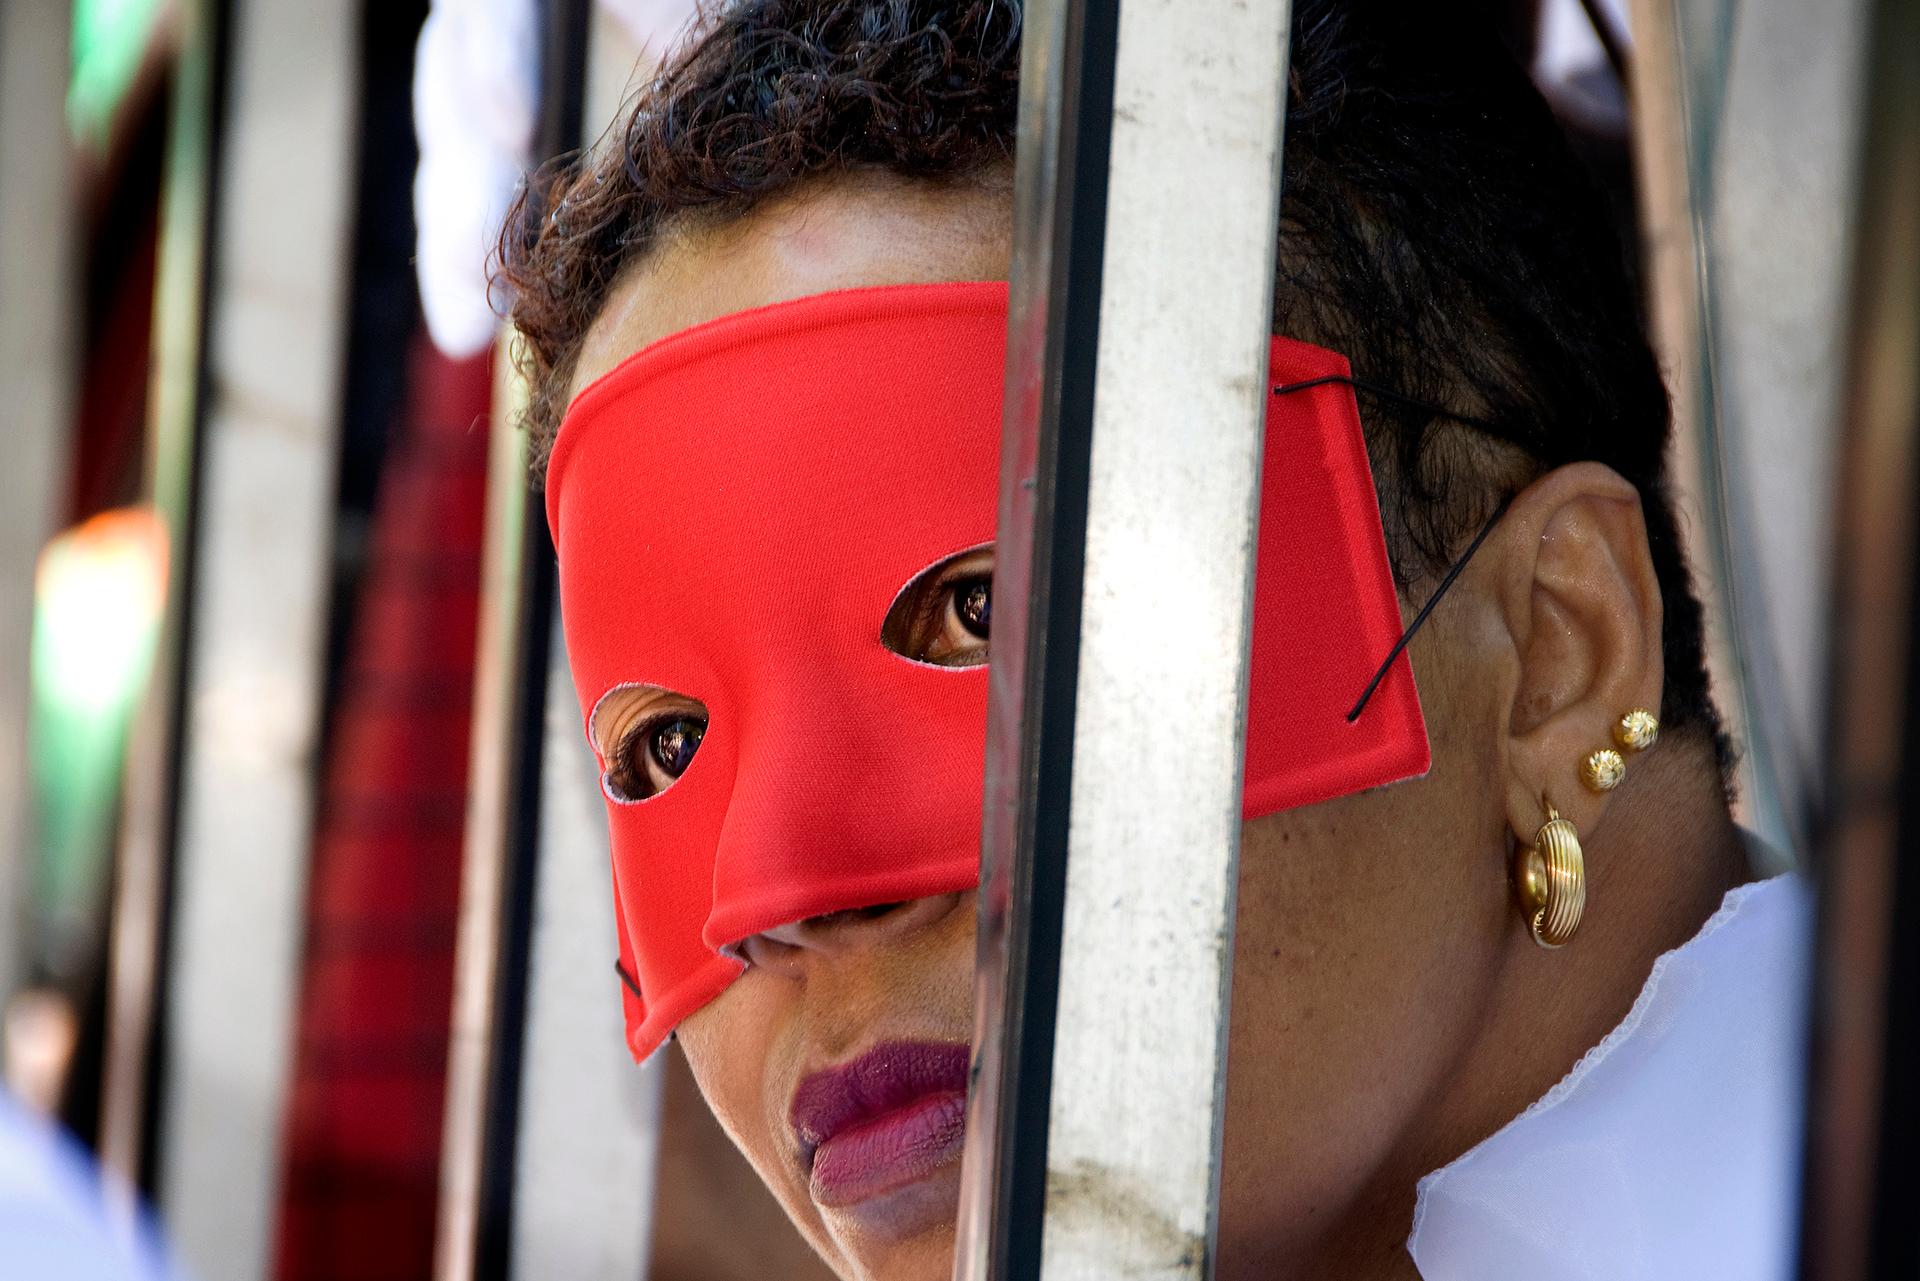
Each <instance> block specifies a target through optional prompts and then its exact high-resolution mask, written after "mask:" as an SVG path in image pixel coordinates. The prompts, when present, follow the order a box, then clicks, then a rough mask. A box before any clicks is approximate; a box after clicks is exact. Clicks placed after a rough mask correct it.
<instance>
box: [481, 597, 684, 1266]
mask: <svg viewBox="0 0 1920 1281" xmlns="http://www.w3.org/2000/svg"><path fill="white" fill-rule="evenodd" d="M551 652H552V662H551V664H550V665H549V669H548V679H547V714H546V725H545V728H546V760H545V768H544V771H543V772H544V775H545V778H544V782H543V788H544V795H543V796H542V798H541V806H540V859H539V864H538V867H537V869H536V876H537V878H538V884H537V885H536V887H535V890H534V895H533V899H534V918H533V937H532V948H531V951H530V953H529V956H528V967H529V973H528V977H527V987H528V999H527V1019H526V1049H525V1052H524V1057H523V1066H522V1071H521V1081H520V1109H519V1115H520V1138H519V1143H518V1145H517V1157H516V1161H515V1169H514V1197H513V1220H514V1222H513V1233H512V1248H513V1260H512V1265H513V1266H512V1268H511V1269H510V1273H509V1275H512V1276H515V1277H526V1278H539V1277H567V1278H570V1279H571V1281H640V1278H641V1277H643V1276H645V1275H646V1270H647V1252H648V1243H649V1241H650V1240H651V1236H652V1233H651V1228H652V1217H653V1204H654V1171H655V1168H656V1161H657V1158H658V1151H659V1144H660V1105H661V1095H662V1086H663V1085H664V1083H665V1080H666V1057H665V1056H664V1055H656V1056H655V1057H654V1058H653V1059H652V1060H651V1061H650V1062H648V1063H647V1064H646V1065H645V1066H643V1067H639V1068H636V1067H635V1066H634V1063H633V1058H632V1056H631V1055H629V1054H628V1053H627V1049H626V1038H625V1036H624V1035H623V1027H622V1020H621V1009H620V999H619V994H618V992H617V991H616V990H615V987H614V985H615V984H616V983H617V981H618V980H617V979H616V978H615V977H614V974H613V972H612V967H611V966H610V965H609V964H608V961H607V958H608V956H609V955H611V951H610V949H611V948H612V946H613V938H614V920H613V900H612V898H611V896H610V895H609V894H608V891H607V858H606V851H607V824H606V811H605V809H604V808H603V807H602V805H601V800H600V788H599V786H598V778H599V774H598V771H597V769H596V768H595V764H594V760H593V753H592V752H591V751H590V750H589V749H588V747H587V744H586V740H585V739H584V738H583V737H582V736H581V733H580V708H579V704H577V703H576V702H575V701H574V697H573V684H572V682H571V681H569V680H568V679H567V656H566V647H565V641H564V640H563V639H562V638H561V636H560V635H559V626H558V619H557V618H556V619H555V631H554V639H553V643H552V650H551Z"/></svg>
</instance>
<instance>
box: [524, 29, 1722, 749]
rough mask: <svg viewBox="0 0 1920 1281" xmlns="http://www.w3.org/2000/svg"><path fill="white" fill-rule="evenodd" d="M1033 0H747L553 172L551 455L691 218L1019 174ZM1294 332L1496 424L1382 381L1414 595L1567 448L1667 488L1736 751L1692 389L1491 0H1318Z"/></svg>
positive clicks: (540, 250) (1648, 487)
mask: <svg viewBox="0 0 1920 1281" xmlns="http://www.w3.org/2000/svg"><path fill="white" fill-rule="evenodd" d="M1021 17H1022V10H1021V5H1020V0H734V2H733V3H731V4H728V5H726V6H725V7H724V8H721V9H719V10H718V11H717V12H715V13H712V14H710V15H709V16H708V17H707V18H706V19H705V22H704V25H703V28H702V29H701V31H700V32H699V33H698V35H697V36H696V37H695V38H694V39H693V40H692V41H691V43H689V44H688V45H687V46H686V47H685V48H684V50H683V51H682V52H681V53H680V54H679V55H678V56H676V57H675V58H674V59H673V60H672V61H671V63H670V64H669V65H668V66H666V67H665V68H664V69H663V70H662V71H661V73H660V75H659V76H658V78H656V79H655V80H654V81H653V82H652V83H651V84H650V85H648V86H647V87H646V88H645V89H644V90H642V91H641V93H640V94H639V95H638V97H637V99H636V101H635V103H634V107H633V110H632V112H631V114H630V115H629V116H628V117H627V118H626V119H625V121H624V122H623V123H621V124H620V125H619V126H617V127H616V130H615V131H614V132H613V134H612V135H610V137H609V138H608V139H605V140H603V142H604V144H605V145H602V146H599V147H596V148H593V149H591V150H588V151H585V152H582V153H579V154H577V155H573V156H569V157H565V158H562V159H561V160H559V161H556V162H554V163H552V164H550V165H548V166H546V167H544V168H543V169H541V170H539V171H538V172H536V173H535V174H533V175H532V176H531V177H530V178H529V180H528V183H527V186H526V188H525V189H524V191H523V192H522V194H521V196H520V198H519V201H518V203H517V205H516V207H515V209H514V211H513V213H512V214H510V216H509V217H508V219H507V223H506V229H505V231H504V232H503V234H502V237H501V245H500V251H499V267H498V279H499V281H500V282H501V283H502V284H504V285H506V286H507V287H508V290H509V292H510V295H511V297H512V298H513V303H512V309H511V313H510V318H511V320H512V321H513V323H514V325H515V327H516V328H517V329H518V331H519V334H520V347H519V359H520V361H521V364H522V367H523V369H524V372H525V373H526V374H527V376H528V379H529V386H530V403H529V407H528V411H527V415H526V423H527V427H528V430H529V431H530V433H531V437H532V440H531V444H532V450H531V452H532V455H533V458H534V460H535V468H536V472H538V470H539V469H540V468H541V467H542V466H543V465H544V460H545V457H546V453H547V451H548V449H549V447H550V446H551V442H552V439H553V434H554V432H555V430H556V429H557V426H558V423H559V419H560V417H561V415H562V413H563V412H564V410H565V404H564V403H563V400H562V398H563V397H564V396H565V395H566V391H567V388H568V386H569V385H570V383H571V381H572V372H573V364H574V361H575V360H576V358H577V356H578V354H579V351H580V346H581V343H582V340H583V338H584V336H585V334H586V331H587V328H588V326H589V325H590V324H591V323H592V321H593V319H594V317H595V316H596V315H597V314H598V313H599V311H600V308H601V306H602V304H603V303H604V302H605V300H606V297H607V295H608V292H609V291H610V290H611V289H612V287H613V285H614V283H615V281H616V279H617V278H618V277H619V276H620V274H621V272H622V270H623V269H624V268H625V267H627V266H628V265H629V264H631V263H633V262H634V261H636V260H637V259H639V258H640V257H641V256H643V255H645V254H646V253H647V252H648V250H649V249H650V248H651V247H652V246H653V245H654V244H655V243H656V241H657V239H658V238H659V237H660V236H661V234H662V232H663V231H664V230H665V229H667V228H669V227H678V226H684V225H686V224H687V223H688V222H689V221H700V222H703V223H706V224H709V225H711V224H714V223H724V222H726V221H728V220H731V219H735V218H738V217H740V216H742V215H744V214H746V213H747V212H748V211H750V210H752V209H754V208H755V207H756V206H758V205H760V204H762V203H764V202H766V201H768V200H771V199H773V198H775V197H778V196H780V195H783V194H785V193H788V192H790V191H792V190H793V189H794V188H796V187H799V186H801V185H803V184H806V183H809V182H813V181H816V180H819V179H822V178H828V177H832V176H835V175H847V174H853V173H859V172H877V173H884V174H888V175H894V176H898V177H903V178H907V179H911V180H914V181H919V182H924V183H929V184H952V185H967V184H979V183H982V182H983V181H986V180H988V179H989V178H991V179H993V180H995V181H1000V182H1004V181H1005V175H1006V173H1007V172H1008V169H1009V164H1010V161H1011V157H1012V150H1013V141H1014V121H1015V115H1016V110H1017V103H1018V97H1019V90H1018V83H1019V74H1020V61H1019V60H1020V30H1021ZM1273 324H1274V330H1275V332H1277V333H1283V334H1287V335H1289V336H1291V337H1296V338H1301V339H1305V340H1307V341H1311V342H1315V343H1319V344H1321V345H1323V346H1327V347H1331V348H1333V349H1335V350H1337V351H1340V352H1341V353H1343V354H1344V355H1346V356H1347V358H1348V359H1349V360H1350V361H1351V362H1352V365H1353V368H1354V372H1355V374H1356V376H1358V377H1361V378H1363V379H1366V380H1369V381H1372V382H1375V383H1382V384H1386V385H1389V386H1392V387H1394V388H1397V389H1398V390H1399V391H1401V392H1402V393H1404V394H1406V395H1408V396H1411V397H1415V398H1418V399H1419V400H1423V401H1426V402H1428V403H1429V404H1436V405H1445V406H1447V407H1448V408H1449V409H1451V410H1453V411H1455V412H1458V413H1463V414H1468V415H1471V416H1473V417H1474V418H1476V419H1480V420H1485V422H1487V423H1491V424H1493V426H1494V430H1491V431H1489V430H1486V429H1485V428H1484V426H1468V425H1466V424H1463V423H1461V422H1459V421H1457V420H1454V419H1450V418H1447V417H1443V416H1434V415H1431V414H1428V413H1425V412H1422V411H1420V410H1417V409H1409V408H1407V407H1405V406H1402V405H1398V404H1395V403H1390V402H1387V403H1383V402H1380V401H1375V400H1371V399H1368V398H1364V397H1363V404H1362V411H1363V413H1362V416H1363V421H1364V422H1365V424H1366V430H1367V438H1368V449H1369V453H1370V454H1371V456H1372V461H1373V465H1374V474H1375V481H1376V484H1377V486H1378V488H1379V491H1380V499H1381V511H1382V514H1383V517H1384V520H1385V524H1386V528H1387V541H1388V547H1389V550H1390V553H1391V556H1392V559H1393V567H1394V574H1395V577H1396V580H1397V581H1398V582H1399V583H1400V585H1401V587H1402V589H1403V590H1404V589H1408V588H1411V587H1412V586H1413V585H1414V584H1416V583H1419V582H1423V581H1427V580H1430V579H1431V578H1432V577H1433V576H1435V575H1436V574H1438V573H1440V572H1442V571H1443V570H1444V568H1445V567H1446V566H1447V564H1448V563H1449V562H1450V561H1451V560H1452V558H1453V557H1454V556H1455V555H1456V554H1457V553H1458V551H1459V549H1460V546H1461V544H1462V543H1463V542H1465V541H1466V540H1467V539H1468V538H1469V537H1470V536H1471V534H1472V532H1473V531H1474V530H1475V529H1476V528H1477V527H1478V526H1479V525H1480V524H1481V523H1482V522H1483V521H1484V520H1485V519H1486V518H1487V517H1488V515H1489V514H1490V513H1491V512H1492V511H1493V510H1494V509H1495V507H1496V506H1497V505H1498V504H1499V503H1500V501H1501V500H1502V499H1503V498H1505V497H1507V496H1508V495H1511V494H1513V493H1515V492H1517V491H1518V490H1519V489H1521V488H1523V487H1524V486H1525V485H1526V484H1527V483H1529V482H1530V481H1531V480H1532V479H1534V478H1535V477H1537V476H1539V475H1541V474H1543V473H1545V472H1546V471H1549V470H1551V469H1552V468H1554V467H1557V466H1560V465H1562V464H1565V463H1569V462H1574V461H1578V460H1583V459H1592V460H1596V461H1599V462H1602V463H1605V464H1607V465H1608V466H1610V467H1612V468H1613V469H1614V470H1615V471H1617V472H1619V473H1620V474H1621V475H1622V476H1624V477H1625V478H1626V479H1627V480H1628V481H1630V482H1632V483H1633V484H1634V485H1635V486H1636V487H1637V488H1638V490H1639V492H1640V495H1641V499H1642V504H1643V508H1644V511H1645V517H1646V525H1647V536H1648V541H1649V543H1650V545H1651V548H1652V556H1653V563H1654V568H1655V571H1656V573H1657V575H1658V577H1659V582H1660V588H1661V593H1662V597H1663V601H1664V606H1665V620H1666V621H1665V635H1664V637H1663V640H1664V648H1665V664H1666V688H1665V691H1664V695H1663V700H1662V702H1663V706H1662V711H1661V718H1662V720H1663V722H1664V723H1665V725H1666V726H1667V728H1668V729H1670V730H1674V731H1679V730H1685V729H1689V728H1691V729H1696V730H1700V731H1703V732H1704V733H1705V734H1706V735H1707V736H1708V737H1709V738H1710V739H1711V741H1712V742H1713V744H1714V747H1715V750H1716V752H1717V754H1718V757H1719V760H1720V763H1721V765H1722V768H1723V769H1725V768H1726V767H1727V766H1728V765H1729V764H1730V751H1729V747H1728V743H1727V739H1726V735H1725V733H1724V732H1723V730H1722V728H1721V724H1720V719H1719V715H1718V713H1717V711H1716V710H1715V708H1714V705H1713V702H1712V700H1711V697H1710V695H1709V690H1708V682H1707V673H1706V664H1705V658H1704V652H1703V643H1702V633H1701V627H1702V619H1701V608H1700V604H1699V601H1698V599H1697V597H1696V596H1695V595H1694V591H1693V587H1692V583H1691V580H1690V576H1689V573H1688V569H1687V565H1686V561H1685V557H1684V553H1683V551H1682V547H1681V542H1680V538H1679V532H1678V526H1677V520H1676V517H1675V514H1674V507H1673V500H1672V495H1671V492H1670V485H1669V478H1668V473H1667V467H1666V447H1667V442H1668V436H1669V420H1670V413H1669V407H1668V401H1667V393H1666V388H1665V385H1664V384H1663V382H1662V380H1661V377H1660V372H1659V368H1658V365H1657V363H1656V361H1655V359H1654V356H1653V353H1652V351H1651V349H1650V348H1649V346H1648V344H1647V341H1646V337H1645V334H1644V331H1643V329H1642V326H1641V319H1640V314H1639V311H1638V307H1637V303H1636V299H1635V294H1634V288H1633V283H1632V276H1631V273H1630V271H1629V270H1628V267H1627V263H1626V259H1625V257H1624V254H1623V252H1622V248H1621V245H1620V242H1619V239H1618V237H1617V236H1616V235H1615V232H1614V229H1613V226H1612V224H1611V222H1610V221H1609V216H1608V209H1607V204H1606V201H1605V198H1604V197H1603V196H1602V195H1601V194H1600V192H1599V191H1598V190H1597V188H1596V187H1595V185H1594V184H1593V182H1592V180H1591V179H1590V178H1589V176H1588V175H1587V173H1586V172H1585V171H1584V170H1583V169H1582V167H1581V165H1580V163H1579V162H1578V161H1576V160H1575V159H1574V157H1573V155H1572V153H1571V151H1570V150H1569V149H1568V146H1567V142H1566V139H1565V136H1564V135H1563V133H1562V132H1561V129H1560V126H1559V125H1558V123H1557V122H1556V121H1555V120H1554V119H1553V117H1552V115H1551V113H1550V112H1549V110H1548V109H1547V107H1546V104H1545V103H1544V102H1543V101H1542V100H1541V98H1540V97H1539V95H1538V93H1537V92H1536V91H1535V90H1534V88H1533V86H1532V84H1531V82H1530V81H1529V80H1528V79H1527V77H1526V75H1525V73H1524V72H1523V71H1522V70H1521V69H1520V68H1519V67H1518V65H1517V64H1516V63H1515V62H1514V61H1513V59H1512V58H1511V57H1510V56H1509V54H1508V53H1507V51H1506V49H1505V47H1504V46H1503V45H1502V44H1501V42H1500V41H1499V40H1498V39H1497V38H1496V36H1495V35H1494V32H1493V28H1492V26H1491V24H1490V23H1487V22H1481V21H1479V20H1477V19H1476V18H1475V17H1474V15H1473V12H1472V10H1471V9H1470V7H1469V6H1438V5H1405V4H1400V3H1394V2H1393V0H1344V2H1343V0H1295V4H1294V9H1293V44H1292V66H1291V70H1290V79H1289V93H1288V108H1287V122H1286V144H1285V149H1284V187H1283V198H1282V205H1281V228H1280V254H1279V262H1278V267H1277V270H1276V275H1275V281H1274V321H1273Z"/></svg>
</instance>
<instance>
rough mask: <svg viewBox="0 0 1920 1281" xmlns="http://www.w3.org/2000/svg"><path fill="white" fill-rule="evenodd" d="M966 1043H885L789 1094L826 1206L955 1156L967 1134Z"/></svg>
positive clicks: (898, 1183)
mask: <svg viewBox="0 0 1920 1281" xmlns="http://www.w3.org/2000/svg"><path fill="white" fill-rule="evenodd" d="M967 1058H968V1050H967V1047H966V1046H964V1045H956V1044H954V1043H952V1042H938V1041H888V1042H884V1043H882V1044H880V1045H876V1046H875V1047H873V1048H872V1049H871V1050H868V1051H867V1052H866V1053H865V1054H862V1055H861V1056H860V1057H859V1058H857V1059H854V1060H853V1061H852V1062H850V1063H846V1064H843V1065H842V1066H840V1067H837V1068H829V1069H828V1070H826V1071H824V1072H816V1073H814V1074H813V1075H812V1076H809V1077H808V1078H807V1079H806V1080H804V1081H802V1082H801V1083H800V1086H799V1088H798V1089H796V1090H795V1091H794V1092H793V1102H792V1104H791V1106H790V1107H789V1109H788V1119H789V1120H790V1122H791V1123H792V1125H793V1132H794V1135H795V1137H796V1138H797V1139H798V1140H799V1142H800V1160H801V1163H802V1164H803V1165H804V1166H805V1167H806V1168H807V1170H808V1172H809V1175H810V1177H811V1180H812V1191H813V1198H814V1200H815V1201H817V1202H818V1203H819V1204H821V1205H824V1206H849V1205H856V1204H858V1203H859V1202H862V1201H867V1200H870V1199H872V1198H874V1197H877V1196H881V1195H883V1194H885V1193H888V1192H891V1191H894V1190H895V1189H896V1188H900V1187H904V1186H906V1185H907V1184H910V1183H914V1182H917V1181H919V1180H921V1179H924V1178H926V1177H927V1176H928V1175H930V1174H932V1173H934V1172H935V1171H936V1170H939V1169H940V1168H941V1167H943V1166H945V1165H947V1164H949V1163H950V1162H952V1161H954V1160H956V1159H957V1158H958V1157H959V1155H960V1149H961V1146H962V1145H963V1144H964V1143H965V1141H966V1135H967Z"/></svg>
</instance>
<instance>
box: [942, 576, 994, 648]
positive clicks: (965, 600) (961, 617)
mask: <svg viewBox="0 0 1920 1281" xmlns="http://www.w3.org/2000/svg"><path fill="white" fill-rule="evenodd" d="M949 601H950V605H949V608H951V609H952V611H953V617H954V620H955V621H956V622H958V623H959V624H960V627H961V630H963V631H965V632H966V633H967V634H968V635H969V636H972V637H974V638H976V639H978V640H983V641H984V640H986V639H987V633H988V630H989V629H990V627H991V625H992V623H993V580H992V579H990V578H969V579H966V580H964V581H962V582H958V583H955V584H954V585H953V591H952V595H951V596H950V597H949Z"/></svg>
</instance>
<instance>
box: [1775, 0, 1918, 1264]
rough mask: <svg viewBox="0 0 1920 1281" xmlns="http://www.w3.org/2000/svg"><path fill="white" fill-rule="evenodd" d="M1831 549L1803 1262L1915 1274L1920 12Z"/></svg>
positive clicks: (1860, 249) (1864, 244) (1910, 28)
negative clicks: (1830, 627) (1828, 667)
mask: <svg viewBox="0 0 1920 1281" xmlns="http://www.w3.org/2000/svg"><path fill="white" fill-rule="evenodd" d="M1870 14H1871V18H1870V22H1869V25H1868V27H1867V30H1868V33H1869V34H1868V38H1867V41H1866V48H1867V50H1868V53H1867V64H1866V66H1867V75H1866V83H1865V85H1864V93H1865V102H1866V127H1865V130H1864V133H1863V139H1862V154H1861V165H1860V168H1859V173H1860V175H1861V187H1860V200H1859V205H1858V222H1857V224H1856V225H1857V227H1858V232H1857V240H1856V242H1855V256H1854V269H1853V299H1852V308H1851V313H1852V314H1851V316H1850V320H1849V325H1848V328H1849V331H1850V350H1849V357H1848V362H1847V363H1848V371H1847V373H1848V376H1847V379H1846V383H1845V385H1846V399H1845V402H1844V413H1843V422H1842V424H1841V465H1840V472H1839V484H1838V490H1837V497H1838V501H1837V502H1836V506H1835V511H1836V514H1837V522H1838V528H1837V531H1836V532H1837V538H1836V543H1835V547H1834V553H1833V555H1834V574H1835V577H1834V596H1833V604H1834V644H1833V650H1832V667H1831V675H1830V685H1829V689H1830V701H1829V704H1828V708H1829V710H1828V722H1827V724H1828V746H1827V753H1826V780H1825V792H1824V796H1823V797H1822V798H1821V805H1820V808H1819V810H1818V811H1817V813H1816V818H1815V822H1814V830H1815V833H1816V835H1815V842H1814V846H1815V854H1816V859H1817V862H1816V872H1817V874H1818V876H1819V878H1820V887H1821V895H1820V931H1819V944H1818V948H1819V952H1818V955H1819V967H1820V968H1819V981H1818V986H1817V988H1816V992H1815V1001H1814V1018H1815V1026H1814V1054H1813V1069H1812V1087H1811V1089H1812V1093H1811V1103H1810V1111H1809V1118H1808V1119H1809V1127H1808V1128H1809V1141H1808V1149H1807V1152H1808V1157H1807V1170H1808V1184H1807V1191H1806V1199H1805V1212H1804V1219H1803V1224H1804V1231H1803V1235H1802V1252H1801V1259H1802V1266H1803V1269H1804V1275H1806V1276H1809V1277H1815V1278H1819V1279H1820V1281H1861V1279H1863V1278H1872V1279H1873V1281H1881V1279H1885V1281H1894V1279H1895V1278H1900V1279H1902V1281H1904V1279H1905V1278H1910V1277H1914V1276H1917V1275H1920V1235H1916V1234H1915V1232H1914V1226H1913V1207H1914V1205H1915V1204H1916V1201H1920V1099H1917V1098H1916V1096H1915V1093H1914V1089H1913V1085H1914V1082H1915V1081H1916V1080H1920V930H1916V929H1914V928H1913V925H1912V922H1913V921H1914V920H1915V919H1916V913H1920V814H1916V812H1915V809H1914V800H1915V798H1916V797H1920V646H1916V645H1915V639H1916V636H1920V515H1917V514H1920V235H1916V231H1915V229H1916V228H1917V227H1920V9H1916V8H1915V6H1913V5H1912V4H1910V3H1906V2H1905V0H1877V2H1876V3H1873V4H1872V6H1871V10H1870Z"/></svg>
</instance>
